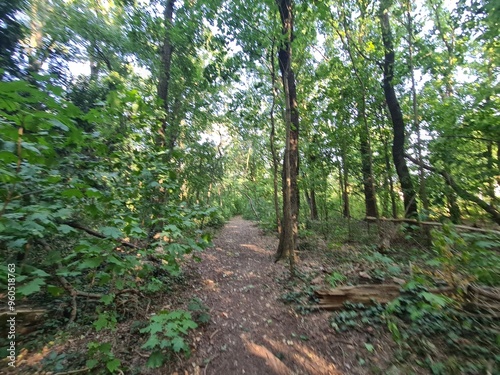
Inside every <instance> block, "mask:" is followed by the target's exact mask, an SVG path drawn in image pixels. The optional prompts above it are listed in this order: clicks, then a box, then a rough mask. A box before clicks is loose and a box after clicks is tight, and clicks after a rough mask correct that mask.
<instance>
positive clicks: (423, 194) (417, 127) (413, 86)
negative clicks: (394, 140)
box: [406, 1, 429, 213]
mask: <svg viewBox="0 0 500 375" xmlns="http://www.w3.org/2000/svg"><path fill="white" fill-rule="evenodd" d="M406 4H407V16H408V23H407V30H408V60H409V61H408V63H409V68H410V74H411V94H412V95H411V96H412V109H413V128H414V130H415V132H416V134H417V155H418V160H419V161H420V163H423V161H424V160H423V156H422V149H423V148H422V139H421V136H420V121H419V118H418V117H419V116H418V99H417V88H416V83H415V72H414V66H413V18H412V15H411V2H410V1H407V2H406ZM418 175H419V180H420V181H419V196H420V200H421V201H422V207H423V208H424V210H425V212H426V213H428V212H429V200H428V199H427V192H426V186H425V185H426V181H425V171H424V168H423V167H422V166H421V165H419V168H418Z"/></svg>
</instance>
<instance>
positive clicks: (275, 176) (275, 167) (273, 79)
mask: <svg viewBox="0 0 500 375" xmlns="http://www.w3.org/2000/svg"><path fill="white" fill-rule="evenodd" d="M270 60H271V61H270V64H271V68H270V75H271V86H272V104H271V110H270V112H269V119H270V121H271V133H270V134H269V144H270V147H271V157H272V161H273V203H274V213H275V215H276V230H277V232H278V233H281V219H280V209H279V199H278V169H279V162H278V155H277V153H276V146H275V144H274V139H275V136H276V126H275V125H276V124H275V121H274V108H275V106H276V96H277V93H276V71H275V66H276V64H275V61H274V39H273V41H272V45H271V56H270Z"/></svg>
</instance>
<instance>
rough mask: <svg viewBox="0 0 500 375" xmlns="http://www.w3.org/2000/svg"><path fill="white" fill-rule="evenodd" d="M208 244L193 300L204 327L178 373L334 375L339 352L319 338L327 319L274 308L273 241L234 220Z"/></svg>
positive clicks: (278, 272)
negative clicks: (205, 311)
mask: <svg viewBox="0 0 500 375" xmlns="http://www.w3.org/2000/svg"><path fill="white" fill-rule="evenodd" d="M214 244H215V247H214V248H211V249H208V250H207V251H205V252H204V253H203V254H202V256H201V258H202V262H201V263H199V264H198V268H199V270H198V272H199V274H200V275H201V282H200V285H199V286H198V287H196V289H197V290H196V292H195V294H196V295H198V297H199V298H200V299H201V300H202V301H203V302H204V304H205V305H206V306H208V308H209V309H210V316H211V322H210V324H209V325H208V327H207V328H206V330H205V332H203V333H200V336H198V337H196V338H195V346H196V347H195V349H194V351H193V353H192V357H191V358H190V359H189V363H190V365H191V366H192V367H191V366H190V368H187V367H186V368H185V369H183V370H184V371H188V373H189V374H191V373H194V374H196V373H199V374H213V375H226V374H227V375H232V374H255V375H263V374H280V375H281V374H283V375H290V374H315V375H316V374H329V375H334V374H340V373H341V372H340V371H339V370H337V368H336V366H335V363H336V362H340V361H337V360H336V357H335V356H336V355H337V356H338V353H339V348H338V347H337V350H334V349H335V345H333V343H332V342H329V341H331V338H329V336H330V334H329V332H326V331H325V330H328V324H327V317H326V316H325V315H323V314H314V315H308V316H306V317H304V316H300V315H298V314H297V313H296V312H295V311H294V310H293V309H292V308H291V307H290V306H287V305H285V304H284V303H283V302H281V301H279V300H278V299H279V296H280V294H281V293H283V290H282V286H281V285H279V284H278V280H280V279H281V280H282V279H283V278H285V277H286V270H285V269H284V266H283V265H281V264H275V263H274V262H273V254H274V252H275V250H276V247H277V239H276V238H275V237H273V236H264V235H262V233H261V231H260V230H259V229H258V228H257V227H256V226H255V225H254V224H253V223H252V222H250V221H246V220H243V219H241V218H239V217H237V218H233V219H232V220H231V221H230V222H229V223H228V224H227V225H226V226H225V227H224V229H223V230H222V231H221V232H220V233H219V235H218V236H217V238H216V239H215V240H214ZM320 322H321V324H320ZM337 359H338V358H337ZM193 369H194V370H193ZM180 373H182V372H180Z"/></svg>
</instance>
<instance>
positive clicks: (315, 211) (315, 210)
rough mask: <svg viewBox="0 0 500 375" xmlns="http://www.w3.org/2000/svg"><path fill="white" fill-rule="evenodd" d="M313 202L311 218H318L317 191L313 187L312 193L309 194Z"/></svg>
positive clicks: (311, 204)
mask: <svg viewBox="0 0 500 375" xmlns="http://www.w3.org/2000/svg"><path fill="white" fill-rule="evenodd" d="M309 197H310V200H311V203H310V205H309V206H310V207H311V220H318V205H317V204H316V191H315V190H314V189H311V194H310V195H309Z"/></svg>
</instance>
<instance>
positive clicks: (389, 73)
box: [379, 0, 417, 217]
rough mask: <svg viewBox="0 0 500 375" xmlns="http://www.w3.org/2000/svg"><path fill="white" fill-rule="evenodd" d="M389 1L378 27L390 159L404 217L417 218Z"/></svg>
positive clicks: (383, 10)
mask: <svg viewBox="0 0 500 375" xmlns="http://www.w3.org/2000/svg"><path fill="white" fill-rule="evenodd" d="M389 6H390V0H389V1H388V0H383V1H382V2H381V4H380V14H379V17H380V26H381V29H382V40H383V43H384V79H383V85H382V86H383V88H384V95H385V100H386V102H387V107H388V108H389V112H390V115H391V116H390V117H391V121H392V129H393V133H394V138H393V144H392V157H393V161H394V166H395V167H396V172H397V174H398V177H399V182H400V184H401V190H402V191H403V201H404V206H405V217H416V216H417V199H416V194H415V189H414V188H413V183H412V180H411V176H410V171H409V170H408V166H407V165H406V161H405V158H404V147H405V124H404V120H403V113H402V111H401V107H400V106H399V101H398V98H397V96H396V91H395V90H394V86H393V84H392V80H393V78H394V60H395V53H394V45H393V38H392V32H391V25H390V22H389Z"/></svg>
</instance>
